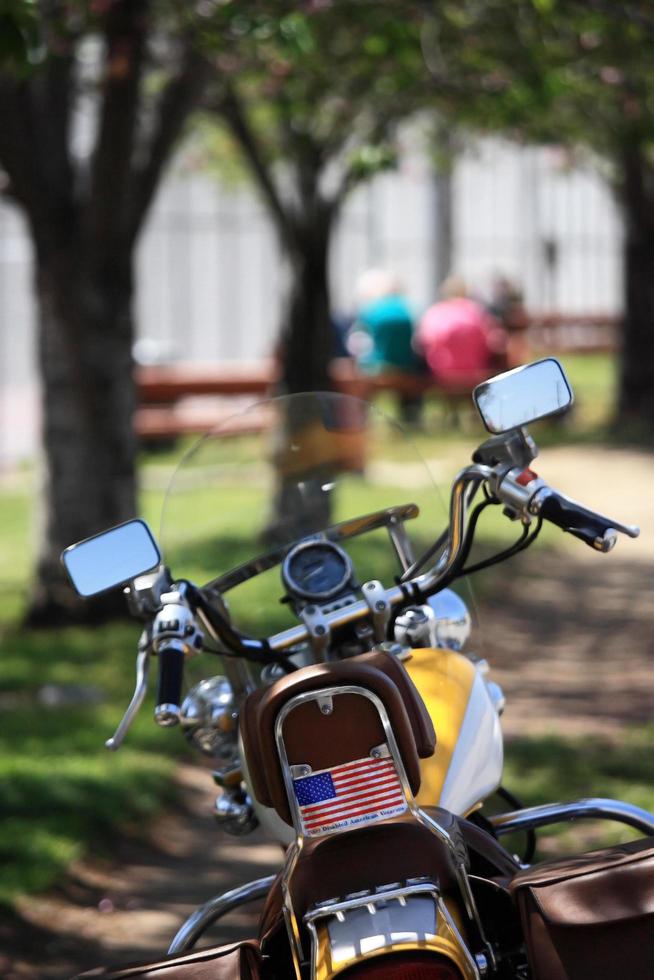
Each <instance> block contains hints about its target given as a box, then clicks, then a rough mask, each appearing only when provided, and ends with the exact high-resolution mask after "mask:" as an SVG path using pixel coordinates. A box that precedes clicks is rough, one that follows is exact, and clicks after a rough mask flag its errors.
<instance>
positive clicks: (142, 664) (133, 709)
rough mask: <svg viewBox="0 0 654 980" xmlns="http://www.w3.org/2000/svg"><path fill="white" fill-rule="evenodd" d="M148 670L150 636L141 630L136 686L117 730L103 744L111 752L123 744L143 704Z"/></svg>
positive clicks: (146, 688)
mask: <svg viewBox="0 0 654 980" xmlns="http://www.w3.org/2000/svg"><path fill="white" fill-rule="evenodd" d="M149 670H150V634H149V631H148V630H143V632H142V633H141V638H140V640H139V652H138V656H137V657H136V686H135V688H134V693H133V695H132V700H131V701H130V703H129V705H128V706H127V710H126V712H125V714H124V715H123V717H122V719H121V721H120V724H119V725H118V728H117V729H116V731H115V732H114V734H113V735H112V737H111V738H108V739H107V741H106V742H105V743H104V744H105V748H107V749H109V750H110V751H111V752H116V751H117V750H118V749H119V748H120V746H121V745H122V744H123V740H124V738H125V736H126V735H127V732H128V731H129V728H130V726H131V724H132V722H133V721H134V719H135V717H136V715H137V714H138V711H139V708H140V707H141V705H142V704H143V701H144V699H145V695H146V694H147V690H148V673H149Z"/></svg>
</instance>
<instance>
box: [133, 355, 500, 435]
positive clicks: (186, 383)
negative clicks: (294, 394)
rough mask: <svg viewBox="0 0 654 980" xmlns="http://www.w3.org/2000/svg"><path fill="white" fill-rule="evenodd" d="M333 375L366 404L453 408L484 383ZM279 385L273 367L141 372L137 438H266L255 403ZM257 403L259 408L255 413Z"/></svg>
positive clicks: (349, 369)
mask: <svg viewBox="0 0 654 980" xmlns="http://www.w3.org/2000/svg"><path fill="white" fill-rule="evenodd" d="M331 375H332V379H333V385H334V389H335V390H336V391H339V392H342V393H343V394H347V395H352V396H354V397H357V398H362V399H364V400H371V399H373V398H374V397H375V396H376V395H377V394H379V393H380V392H382V391H390V392H393V393H395V394H397V395H407V396H410V397H417V396H420V395H424V394H426V393H428V392H432V391H438V392H439V393H440V394H442V395H444V396H445V399H446V402H448V403H450V402H452V403H454V402H459V401H461V400H464V399H465V400H469V398H470V392H471V390H472V388H473V387H474V385H475V384H476V383H477V382H478V381H481V380H483V377H482V376H479V377H478V378H469V379H466V380H465V381H462V382H459V383H456V384H452V385H448V386H443V385H437V384H436V382H435V381H434V379H433V378H431V377H430V376H428V375H410V374H406V373H405V372H402V371H385V372H383V373H380V374H375V375H364V374H361V373H360V372H359V371H358V370H357V368H356V365H355V364H354V362H353V361H352V360H351V359H350V358H338V359H336V360H335V361H333V362H332V365H331ZM276 380H277V373H276V366H275V365H274V363H273V362H272V361H261V362H257V363H253V364H250V365H244V364H239V365H233V366H232V365H229V366H226V365H224V364H214V365H210V366H207V365H197V364H176V365H174V366H162V367H139V368H137V371H136V384H137V392H138V400H139V407H138V409H137V412H136V418H135V427H136V432H137V434H138V436H139V437H140V438H141V439H142V440H143V441H144V442H146V443H154V444H156V443H162V442H169V441H170V440H171V439H175V438H177V437H179V436H183V435H193V434H197V435H200V434H202V433H204V432H209V431H211V430H212V429H214V428H217V427H219V428H220V431H221V434H223V435H244V434H248V433H256V432H261V431H262V430H263V429H264V428H265V427H266V426H267V424H268V417H267V415H266V412H265V410H264V409H263V408H261V409H257V408H256V401H257V400H263V399H265V398H266V397H268V396H269V395H270V394H271V393H272V391H273V390H274V385H275V382H276ZM253 403H255V407H254V408H250V407H249V406H251V405H252V404H253ZM246 408H248V411H245V409H246Z"/></svg>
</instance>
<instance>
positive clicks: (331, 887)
mask: <svg viewBox="0 0 654 980" xmlns="http://www.w3.org/2000/svg"><path fill="white" fill-rule="evenodd" d="M435 816H437V817H438V822H439V824H440V825H441V827H443V829H444V830H446V831H448V832H449V833H451V834H456V833H457V831H458V824H457V820H456V818H455V817H454V816H453V815H452V814H451V813H449V812H448V811H446V810H439V811H438V813H437V814H435ZM423 877H426V878H431V879H432V880H434V881H435V882H437V883H438V885H439V888H440V889H441V891H443V892H449V891H450V890H453V889H454V888H455V887H456V877H455V867H454V863H453V858H452V854H451V853H450V851H449V849H448V848H447V846H446V845H445V844H444V843H443V842H442V841H441V840H439V838H438V837H436V836H435V835H434V834H433V833H432V831H430V830H429V829H428V828H427V827H425V826H424V825H422V824H420V823H418V822H417V821H414V820H406V819H405V818H402V817H399V818H395V819H391V820H387V821H385V822H384V823H380V824H376V825H374V826H371V827H362V828H360V829H357V830H354V831H351V832H350V833H347V834H339V835H336V836H328V837H317V838H309V839H307V840H306V841H305V843H304V846H303V847H302V850H301V852H300V853H299V855H298V859H297V863H296V865H295V867H294V869H293V874H292V876H291V877H290V879H289V889H290V897H291V901H292V904H293V909H294V910H295V913H296V915H297V916H298V918H300V919H301V918H302V916H303V915H304V914H305V912H307V911H308V910H309V909H310V908H312V907H313V906H315V905H316V904H318V903H319V902H324V901H326V900H328V899H332V898H343V897H344V896H345V895H348V894H352V893H356V892H360V891H363V890H368V889H372V890H374V889H375V888H378V887H381V886H383V885H388V884H389V883H391V882H404V881H406V880H407V879H410V878H423ZM281 882H282V873H281V872H280V874H279V876H278V877H277V879H276V881H275V883H274V884H273V886H272V888H271V890H270V892H269V894H268V897H267V899H266V904H265V906H264V909H263V911H262V915H261V920H260V927H259V934H260V936H261V937H262V940H263V937H268V939H270V938H271V937H272V936H273V935H274V934H275V933H276V932H277V930H279V929H280V928H282V926H283V919H282V905H283V900H282V886H281Z"/></svg>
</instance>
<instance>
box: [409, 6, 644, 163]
mask: <svg viewBox="0 0 654 980" xmlns="http://www.w3.org/2000/svg"><path fill="white" fill-rule="evenodd" d="M429 39H430V43H429V44H428V45H427V46H426V56H427V61H428V64H429V65H430V68H431V70H432V73H433V74H434V75H435V76H436V77H441V76H444V75H450V77H451V78H453V79H455V80H457V81H458V82H459V84H460V87H461V97H457V96H455V97H454V98H453V100H452V102H451V108H452V110H453V111H456V112H457V113H458V115H459V118H460V119H461V120H463V121H465V122H467V123H468V124H470V125H472V126H474V127H475V128H481V129H482V130H498V129H499V130H503V131H504V132H506V133H508V134H510V135H518V136H519V137H520V138H521V139H536V140H541V141H542V140H545V141H555V142H559V143H570V144H579V145H582V146H587V147H590V148H591V149H593V150H594V151H596V152H599V153H600V154H602V155H604V156H608V157H610V158H611V159H613V160H615V159H616V158H618V157H619V155H620V154H621V152H622V151H623V150H624V148H625V146H626V145H633V144H634V143H638V144H639V145H642V144H643V142H645V143H648V144H649V143H650V141H652V139H653V138H654V124H653V118H654V115H653V110H654V65H653V64H652V59H651V57H650V54H649V52H650V49H651V44H652V40H653V39H654V16H652V13H651V12H650V11H649V10H648V8H647V7H646V6H645V5H643V4H640V3H629V2H628V3H621V4H612V3H604V2H599V0H594V2H591V3H586V2H581V0H569V2H566V3H557V2H555V0H484V2H476V0H475V2H473V0H469V2H466V3H463V4H458V5H456V6H455V7H453V6H450V5H447V4H446V5H444V6H439V11H438V13H434V17H433V22H432V28H431V32H430V35H429Z"/></svg>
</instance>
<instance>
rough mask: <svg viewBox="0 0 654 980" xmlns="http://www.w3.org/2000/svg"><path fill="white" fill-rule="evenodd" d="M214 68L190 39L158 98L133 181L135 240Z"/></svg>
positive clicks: (131, 225) (131, 230)
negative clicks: (141, 161) (143, 157)
mask: <svg viewBox="0 0 654 980" xmlns="http://www.w3.org/2000/svg"><path fill="white" fill-rule="evenodd" d="M213 70H214V69H213V68H212V66H211V64H210V63H209V61H208V60H207V59H206V58H205V57H204V56H203V55H202V54H200V53H199V52H198V51H197V49H196V48H195V47H194V46H193V45H192V44H191V43H190V42H189V43H188V44H187V46H186V49H185V52H184V58H183V61H182V66H181V68H180V70H179V73H178V74H177V75H175V76H174V77H173V78H171V79H170V81H169V82H168V84H167V86H166V87H165V89H164V91H163V94H162V96H161V98H160V100H159V108H158V113H157V117H158V118H157V125H156V128H155V132H154V135H153V137H152V140H151V143H150V147H149V153H148V157H147V160H146V161H145V163H144V164H143V166H142V167H141V169H140V170H139V172H138V173H137V174H136V176H135V179H134V181H133V185H132V191H131V197H130V202H129V215H128V233H129V239H130V241H132V242H133V241H134V240H135V239H136V237H137V235H138V233H139V230H140V228H141V226H142V224H143V221H144V219H145V216H146V214H147V212H148V208H149V207H150V204H151V203H152V199H153V197H154V194H155V191H156V189H157V185H158V183H159V179H160V177H161V173H162V171H163V169H164V167H165V165H166V163H167V162H168V160H169V158H170V155H171V152H172V149H173V147H174V145H175V143H176V141H177V139H178V138H179V135H180V133H181V131H182V129H183V126H184V123H185V122H186V120H187V119H188V116H189V114H190V112H192V110H193V109H194V108H195V107H196V106H197V105H198V103H199V101H200V98H201V96H202V93H203V91H204V89H205V87H206V84H207V82H208V80H209V78H210V76H211V73H212V72H213Z"/></svg>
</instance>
